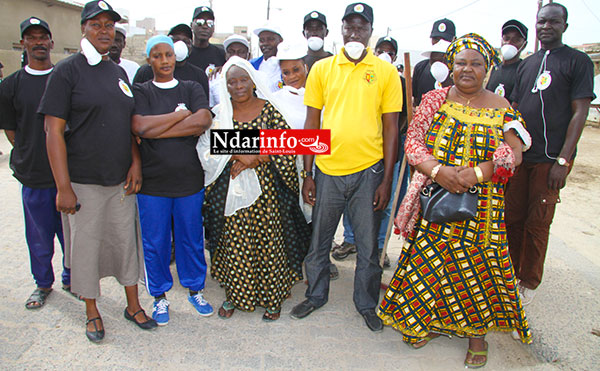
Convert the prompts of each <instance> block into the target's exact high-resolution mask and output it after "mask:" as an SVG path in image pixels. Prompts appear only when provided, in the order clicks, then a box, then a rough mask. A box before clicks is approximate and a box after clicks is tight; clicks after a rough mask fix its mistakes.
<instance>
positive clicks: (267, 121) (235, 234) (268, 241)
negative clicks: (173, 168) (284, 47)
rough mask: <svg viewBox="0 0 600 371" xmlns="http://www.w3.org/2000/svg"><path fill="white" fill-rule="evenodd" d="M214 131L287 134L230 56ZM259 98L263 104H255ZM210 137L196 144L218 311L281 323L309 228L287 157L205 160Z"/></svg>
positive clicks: (268, 101) (255, 78)
mask: <svg viewBox="0 0 600 371" xmlns="http://www.w3.org/2000/svg"><path fill="white" fill-rule="evenodd" d="M222 76H223V78H224V79H225V83H224V84H221V86H222V88H221V91H220V102H221V104H220V105H218V106H217V107H215V108H214V109H213V110H214V111H215V114H216V117H215V118H214V119H213V129H239V130H256V129H289V128H290V127H289V126H288V124H287V122H286V121H285V119H284V118H283V116H282V115H281V113H280V111H279V109H278V107H277V103H275V102H274V101H273V97H272V95H271V92H270V91H269V90H268V89H267V88H266V84H265V83H264V82H263V80H262V78H261V77H260V75H259V74H258V73H257V71H256V70H254V68H253V67H252V65H251V64H250V63H249V62H248V61H246V60H243V59H241V58H239V57H232V58H230V59H229V61H228V62H227V63H226V64H225V66H223V70H222ZM257 94H258V95H260V96H261V97H264V98H265V99H260V98H258V97H257ZM209 139H210V133H206V134H204V135H202V136H201V137H200V139H199V141H198V147H197V149H198V155H199V157H200V161H201V162H202V167H203V168H204V170H205V174H206V176H205V185H206V186H207V188H206V199H205V203H204V212H203V214H204V216H205V225H204V226H205V231H206V238H207V242H208V244H207V245H208V248H209V250H211V252H212V266H211V274H212V276H213V277H214V278H215V279H217V280H218V281H219V282H220V283H221V285H222V286H223V287H224V288H225V293H226V300H225V302H224V303H223V305H222V306H221V308H219V311H218V314H219V316H220V317H221V318H229V317H231V315H232V314H233V311H234V309H235V308H238V309H241V310H245V311H254V309H255V308H256V306H261V307H264V308H265V310H266V311H265V314H264V315H263V320H265V321H274V320H276V319H278V318H279V315H280V310H281V304H282V303H283V300H285V299H286V298H287V297H288V296H289V295H290V292H291V288H292V285H293V284H294V283H295V282H296V281H299V280H302V261H303V260H304V256H305V255H306V251H307V250H308V245H309V241H310V229H309V227H308V225H307V224H306V221H305V219H304V216H303V214H302V211H301V210H300V207H299V204H298V194H299V188H298V176H297V169H296V164H295V161H296V160H295V156H293V155H272V156H262V155H214V156H211V155H210V140H209Z"/></svg>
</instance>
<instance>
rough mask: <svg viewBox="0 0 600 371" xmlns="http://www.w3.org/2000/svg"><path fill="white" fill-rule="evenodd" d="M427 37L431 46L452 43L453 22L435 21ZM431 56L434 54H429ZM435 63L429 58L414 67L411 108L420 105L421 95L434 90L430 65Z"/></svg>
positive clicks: (447, 20) (446, 20)
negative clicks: (443, 42) (443, 41)
mask: <svg viewBox="0 0 600 371" xmlns="http://www.w3.org/2000/svg"><path fill="white" fill-rule="evenodd" d="M429 37H430V38H431V45H435V44H437V43H438V42H439V41H440V40H446V41H447V42H452V41H454V39H456V27H455V26H454V22H452V21H451V20H449V19H447V18H444V19H440V20H439V21H435V23H434V24H433V28H432V29H431V35H430V36H429ZM431 55H434V54H433V53H431ZM434 56H435V55H434ZM435 62H436V60H434V59H432V58H430V59H426V60H423V61H421V62H419V63H417V64H416V65H415V68H414V71H413V78H412V83H413V86H412V92H413V98H414V100H413V106H415V107H416V106H418V105H419V104H421V97H422V96H423V94H425V93H427V92H428V91H431V90H433V89H435V83H436V79H435V78H434V77H433V75H432V74H431V65H432V64H433V63H435ZM447 80H450V82H451V79H450V78H448V79H447ZM444 83H446V81H444ZM448 84H449V83H446V84H445V85H444V86H447V85H448Z"/></svg>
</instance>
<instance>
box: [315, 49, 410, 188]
mask: <svg viewBox="0 0 600 371" xmlns="http://www.w3.org/2000/svg"><path fill="white" fill-rule="evenodd" d="M304 104H305V105H306V106H309V107H314V108H317V109H319V110H322V112H321V118H322V123H321V128H322V129H331V155H317V160H316V164H317V166H318V167H319V169H320V170H321V171H322V172H323V173H325V174H327V175H333V176H342V175H348V174H353V173H356V172H359V171H362V170H364V169H366V168H368V167H369V166H372V165H373V164H375V163H377V162H378V161H379V160H381V159H382V158H383V134H382V131H383V130H382V128H383V127H382V121H381V115H382V114H384V113H389V112H400V111H402V85H401V84H400V77H398V72H397V71H396V68H395V67H394V66H393V65H392V64H391V63H388V62H385V61H383V60H381V59H379V58H377V57H376V56H374V55H373V53H372V52H371V49H370V48H368V49H367V56H366V57H365V58H364V59H363V60H362V61H360V63H358V64H357V65H355V64H354V63H352V62H350V60H348V58H346V56H345V55H344V53H343V49H342V51H341V52H340V53H339V54H337V55H335V56H333V57H329V58H325V59H321V60H320V61H318V62H316V63H315V64H314V65H313V67H312V68H311V70H310V73H309V75H308V80H307V81H306V91H305V93H304Z"/></svg>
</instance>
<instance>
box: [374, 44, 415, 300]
mask: <svg viewBox="0 0 600 371" xmlns="http://www.w3.org/2000/svg"><path fill="white" fill-rule="evenodd" d="M404 74H405V76H406V77H405V80H406V91H405V92H403V93H404V94H406V110H407V113H406V116H407V121H408V122H411V120H412V116H413V110H412V74H411V67H410V54H409V53H404ZM405 171H406V155H404V156H403V158H402V165H400V171H399V172H398V182H397V183H396V189H394V193H393V194H392V199H393V202H392V211H391V215H390V218H389V220H388V225H387V229H386V232H385V242H384V243H383V251H382V252H381V258H380V259H379V265H380V266H382V267H383V262H384V260H385V254H386V253H387V247H388V244H389V242H390V235H391V233H392V227H393V225H394V219H396V215H394V214H395V212H396V206H397V205H398V199H399V198H400V188H401V187H402V181H403V180H404V172H405ZM382 287H383V284H382ZM386 288H387V286H386Z"/></svg>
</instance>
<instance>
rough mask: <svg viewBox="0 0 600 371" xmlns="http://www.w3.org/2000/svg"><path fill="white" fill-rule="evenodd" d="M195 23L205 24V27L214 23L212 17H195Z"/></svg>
mask: <svg viewBox="0 0 600 371" xmlns="http://www.w3.org/2000/svg"><path fill="white" fill-rule="evenodd" d="M196 24H197V25H198V26H204V25H206V26H207V27H212V26H214V25H215V21H213V20H212V19H204V18H198V19H196Z"/></svg>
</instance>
